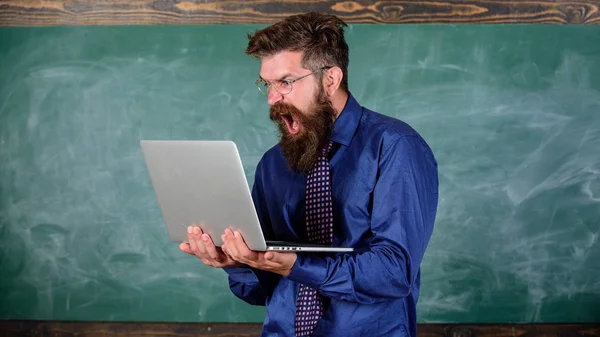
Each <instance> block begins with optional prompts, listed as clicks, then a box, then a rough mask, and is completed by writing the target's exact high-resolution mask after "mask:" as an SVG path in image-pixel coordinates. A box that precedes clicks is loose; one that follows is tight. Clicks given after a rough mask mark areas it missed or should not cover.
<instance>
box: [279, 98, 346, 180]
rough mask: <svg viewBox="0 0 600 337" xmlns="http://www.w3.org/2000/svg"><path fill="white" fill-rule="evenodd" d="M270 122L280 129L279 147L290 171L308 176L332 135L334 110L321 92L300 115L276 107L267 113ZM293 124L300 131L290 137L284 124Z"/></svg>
mask: <svg viewBox="0 0 600 337" xmlns="http://www.w3.org/2000/svg"><path fill="white" fill-rule="evenodd" d="M269 115H270V118H271V120H272V121H273V122H275V124H277V126H278V128H279V144H280V145H281V149H282V151H283V156H284V157H285V160H286V162H287V165H288V167H289V168H290V170H292V171H294V172H303V173H308V172H310V170H311V169H312V167H313V166H314V164H315V162H316V161H317V159H318V156H319V154H320V151H321V150H322V149H323V148H325V146H326V145H327V144H328V142H329V138H330V137H331V133H332V131H333V123H334V121H335V109H334V108H333V106H332V105H331V102H330V101H329V99H327V96H326V95H325V92H324V90H323V89H322V88H321V89H320V90H319V94H317V95H316V97H315V99H314V100H313V102H312V103H311V104H310V106H309V108H308V111H306V112H302V111H300V110H298V109H297V108H296V107H294V106H293V105H290V104H283V103H278V104H275V105H272V106H271V108H270V110H269ZM284 118H287V119H288V121H289V122H290V123H293V122H292V120H293V121H296V122H297V123H299V124H300V126H301V129H300V132H298V134H295V135H294V134H292V133H290V131H289V130H288V126H287V124H286V122H285V120H284Z"/></svg>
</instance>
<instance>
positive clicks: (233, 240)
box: [221, 229, 297, 276]
mask: <svg viewBox="0 0 600 337" xmlns="http://www.w3.org/2000/svg"><path fill="white" fill-rule="evenodd" d="M221 238H222V239H223V246H221V249H222V250H223V252H224V253H225V254H227V255H228V256H229V257H230V258H231V259H233V260H234V261H237V262H240V263H244V264H247V265H249V266H250V267H253V268H256V269H262V270H266V271H270V272H273V273H276V274H279V275H283V276H288V275H289V273H290V271H291V270H292V266H294V263H295V262H296V258H297V256H296V253H292V252H271V251H268V252H256V251H253V250H250V248H248V246H247V245H246V243H245V242H244V239H243V238H242V234H241V233H240V232H238V231H235V232H233V231H232V230H231V229H226V230H225V234H223V235H222V236H221Z"/></svg>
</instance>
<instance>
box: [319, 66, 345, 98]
mask: <svg viewBox="0 0 600 337" xmlns="http://www.w3.org/2000/svg"><path fill="white" fill-rule="evenodd" d="M343 77H344V73H343V72H342V69H340V67H333V68H329V69H327V70H324V71H323V88H324V89H325V93H326V94H327V97H332V96H333V94H335V93H336V92H337V91H338V89H339V88H340V84H341V83H342V78H343Z"/></svg>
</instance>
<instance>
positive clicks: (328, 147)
mask: <svg viewBox="0 0 600 337" xmlns="http://www.w3.org/2000/svg"><path fill="white" fill-rule="evenodd" d="M332 146H333V141H331V140H330V141H329V142H328V143H327V145H325V147H324V148H323V149H322V150H321V155H319V159H324V160H327V156H328V155H329V152H330V151H331V147H332Z"/></svg>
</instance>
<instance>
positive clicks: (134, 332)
mask: <svg viewBox="0 0 600 337" xmlns="http://www.w3.org/2000/svg"><path fill="white" fill-rule="evenodd" d="M260 329H261V324H258V323H235V324H232V323H143V322H138V323H118V322H111V323H110V322H60V321H16V320H15V321H0V332H2V334H1V335H2V336H4V337H13V336H14V337H16V336H54V337H60V336H80V337H88V336H106V337H111V336H144V337H148V336H163V337H164V336H186V337H188V336H202V337H216V336H220V337H225V336H228V337H232V336H241V337H251V336H258V335H259V334H260ZM418 335H419V337H525V336H526V337H600V324H469V325H467V324H459V325H456V324H420V325H419V328H418Z"/></svg>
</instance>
